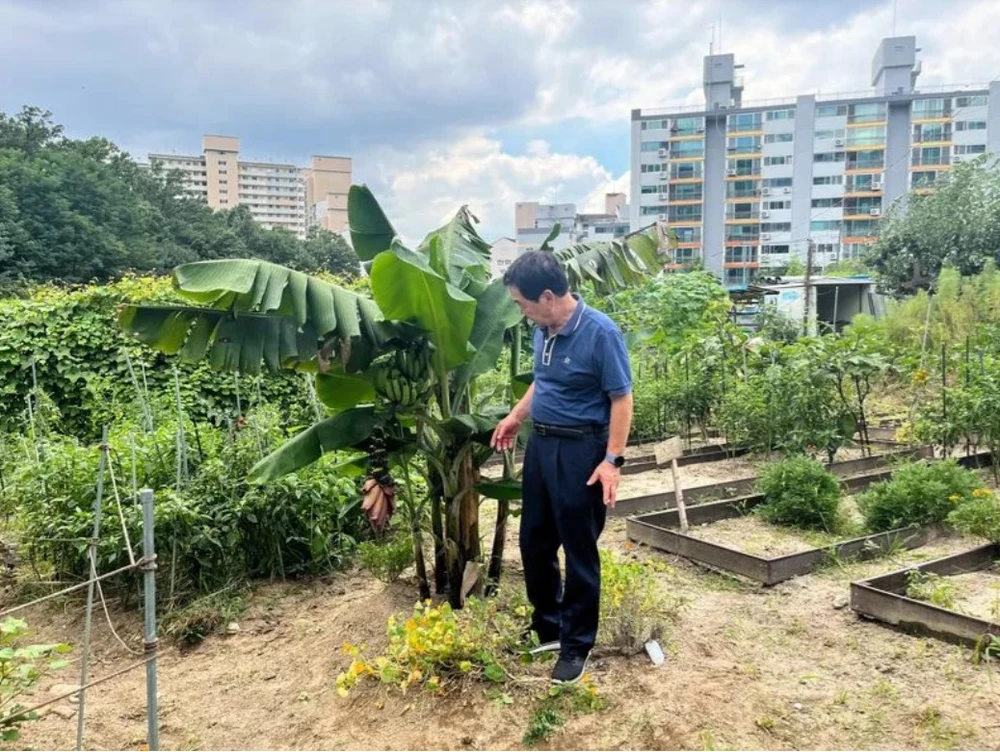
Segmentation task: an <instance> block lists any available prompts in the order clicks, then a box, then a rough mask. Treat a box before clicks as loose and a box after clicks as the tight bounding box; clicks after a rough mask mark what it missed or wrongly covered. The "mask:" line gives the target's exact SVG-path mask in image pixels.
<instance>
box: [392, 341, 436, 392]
mask: <svg viewBox="0 0 1000 752" xmlns="http://www.w3.org/2000/svg"><path fill="white" fill-rule="evenodd" d="M395 365H396V368H398V369H399V370H400V371H401V372H402V374H403V375H404V376H406V378H408V379H409V380H410V381H413V382H416V383H420V382H422V381H424V380H425V379H426V378H427V375H428V373H429V372H430V369H431V351H430V348H428V347H426V346H417V347H415V348H413V347H408V348H406V349H405V350H397V351H396V356H395Z"/></svg>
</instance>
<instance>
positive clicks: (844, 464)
mask: <svg viewBox="0 0 1000 752" xmlns="http://www.w3.org/2000/svg"><path fill="white" fill-rule="evenodd" d="M930 456H931V450H930V449H929V448H921V449H913V450H902V451H897V452H887V453H885V454H876V455H874V456H872V457H859V458H856V459H849V460H843V461H841V462H833V463H830V464H828V465H826V469H827V470H829V471H830V472H831V473H833V474H835V475H839V476H841V477H847V476H853V475H857V474H859V473H863V472H865V471H868V470H873V469H876V468H885V467H888V465H890V464H891V463H892V462H895V461H897V460H900V459H908V458H912V459H921V458H926V457H930ZM880 480H881V478H880ZM756 485H757V476H756V475H746V476H744V477H736V478H734V479H732V480H726V481H723V482H721V483H709V484H703V485H697V486H692V487H690V488H684V489H683V490H684V501H685V502H686V503H687V504H700V503H703V502H708V501H719V500H722V499H732V498H736V497H740V496H745V495H748V494H751V493H752V492H753V489H754V487H755V486H756ZM674 506H676V495H675V493H674V491H673V490H670V491H660V492H658V493H652V494H643V495H639V496H632V497H626V498H622V499H619V500H618V501H617V503H616V504H615V508H614V509H612V510H610V514H612V515H613V516H616V517H626V516H628V515H633V514H641V513H643V512H652V511H656V510H659V509H671V508H673V507H674Z"/></svg>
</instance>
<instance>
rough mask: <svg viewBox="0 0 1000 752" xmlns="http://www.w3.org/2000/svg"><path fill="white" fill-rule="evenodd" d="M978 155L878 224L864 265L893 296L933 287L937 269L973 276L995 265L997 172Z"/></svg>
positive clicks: (999, 218)
mask: <svg viewBox="0 0 1000 752" xmlns="http://www.w3.org/2000/svg"><path fill="white" fill-rule="evenodd" d="M996 168H997V161H996V159H995V158H994V157H991V156H988V155H983V156H982V157H979V158H977V159H976V160H974V161H971V162H965V163H963V164H959V165H955V166H954V167H953V168H952V169H951V170H948V171H947V172H946V173H945V174H944V175H942V176H941V177H939V178H938V179H937V181H936V182H935V183H934V190H933V192H932V193H929V194H926V195H918V194H910V195H909V196H908V197H907V201H906V202H905V203H903V202H897V203H896V204H894V205H893V206H892V208H891V209H890V210H889V212H887V214H886V216H885V219H883V220H882V228H881V231H880V234H879V239H878V241H877V242H876V243H874V244H873V245H872V246H871V248H870V249H869V250H868V253H867V254H866V256H865V263H867V264H868V265H869V266H871V267H872V268H873V269H874V270H875V271H876V272H877V274H878V276H879V278H880V280H881V283H882V285H883V286H884V287H885V288H886V289H887V290H888V291H890V292H891V293H893V294H895V295H902V294H905V293H908V292H913V291H914V290H917V289H927V288H930V287H933V285H934V281H935V280H936V279H937V276H938V274H939V273H940V271H941V269H942V267H944V266H951V267H954V268H955V269H957V270H958V271H959V272H960V273H961V274H962V275H969V274H976V273H978V272H979V271H981V270H982V269H983V267H984V266H985V264H986V262H987V261H988V260H990V259H993V260H1000V172H998V171H997V169H996Z"/></svg>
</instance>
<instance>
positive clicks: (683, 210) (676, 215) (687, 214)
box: [668, 204, 701, 222]
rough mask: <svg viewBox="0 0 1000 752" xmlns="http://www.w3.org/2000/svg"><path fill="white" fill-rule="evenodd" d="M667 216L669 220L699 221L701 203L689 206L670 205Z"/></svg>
mask: <svg viewBox="0 0 1000 752" xmlns="http://www.w3.org/2000/svg"><path fill="white" fill-rule="evenodd" d="M668 216H669V217H670V221H671V222H700V221H701V204H693V205H689V206H671V207H669V212H668Z"/></svg>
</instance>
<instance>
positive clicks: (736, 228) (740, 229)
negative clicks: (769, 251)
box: [726, 225, 760, 240]
mask: <svg viewBox="0 0 1000 752" xmlns="http://www.w3.org/2000/svg"><path fill="white" fill-rule="evenodd" d="M759 235H760V225H726V239H727V240H741V239H744V238H753V239H754V240H756V239H757V237H758V236H759Z"/></svg>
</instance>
